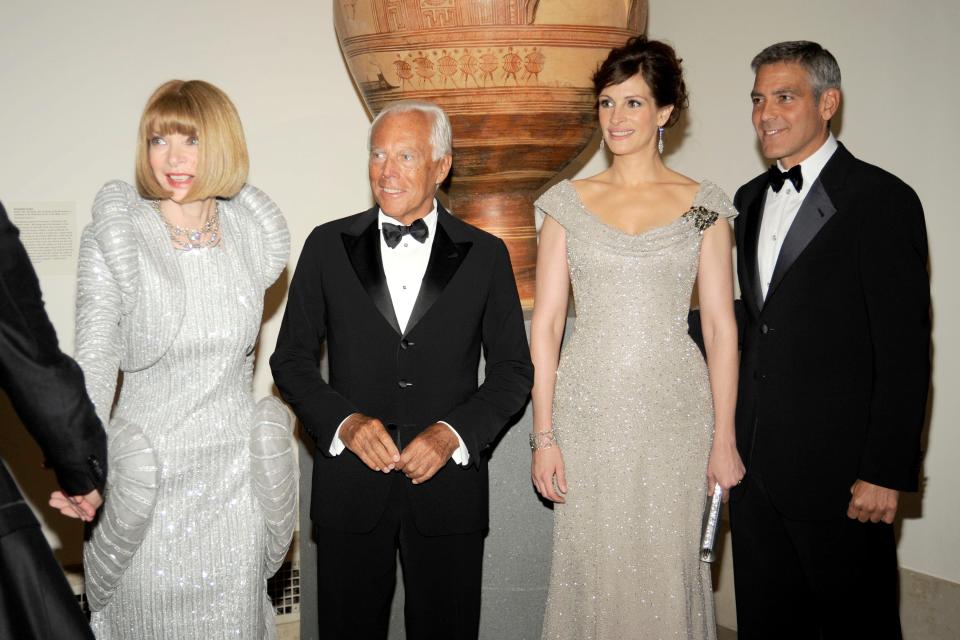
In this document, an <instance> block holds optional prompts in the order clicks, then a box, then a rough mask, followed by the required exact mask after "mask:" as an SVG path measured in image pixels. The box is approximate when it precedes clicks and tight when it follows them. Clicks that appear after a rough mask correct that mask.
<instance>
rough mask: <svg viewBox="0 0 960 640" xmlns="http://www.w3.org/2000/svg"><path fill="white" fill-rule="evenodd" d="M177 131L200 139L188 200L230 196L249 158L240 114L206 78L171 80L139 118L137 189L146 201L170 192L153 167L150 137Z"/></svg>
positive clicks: (238, 186)
mask: <svg viewBox="0 0 960 640" xmlns="http://www.w3.org/2000/svg"><path fill="white" fill-rule="evenodd" d="M173 133H179V134H180V135H184V136H195V137H196V138H197V139H198V140H199V141H200V144H199V157H198V159H197V171H196V178H195V179H194V182H193V186H191V187H190V191H189V192H188V193H187V197H186V198H185V200H186V201H187V202H192V201H195V200H206V199H207V198H232V197H233V196H235V195H236V194H237V192H238V191H240V189H241V188H242V187H243V185H244V183H245V182H246V181H247V173H248V172H249V170H250V160H249V158H248V156H247V143H246V141H245V139H244V137H243V126H242V125H241V124H240V116H239V115H237V110H236V108H235V107H234V106H233V103H232V102H230V98H228V97H227V95H226V94H225V93H224V92H223V91H221V90H220V89H218V88H217V87H215V86H213V85H212V84H210V83H209V82H204V81H203V80H186V81H184V80H170V81H169V82H165V83H163V84H162V85H160V87H159V88H158V89H157V90H156V91H154V92H153V95H152V96H150V99H149V100H148V101H147V106H146V107H145V108H144V110H143V115H142V116H141V117H140V134H139V138H138V139H137V163H136V164H137V166H136V174H137V190H138V191H139V192H140V195H141V196H142V197H144V198H147V199H148V200H165V199H166V198H169V197H170V193H169V192H168V191H166V190H165V189H164V188H163V186H162V185H160V184H159V183H158V182H157V180H156V178H155V177H154V175H153V169H152V168H151V167H150V155H149V154H150V139H151V138H152V137H154V136H156V135H161V136H166V135H170V134H173Z"/></svg>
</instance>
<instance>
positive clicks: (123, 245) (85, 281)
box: [76, 181, 160, 611]
mask: <svg viewBox="0 0 960 640" xmlns="http://www.w3.org/2000/svg"><path fill="white" fill-rule="evenodd" d="M136 198H137V195H136V192H134V191H133V189H132V187H130V186H129V185H127V184H125V183H123V182H119V181H115V182H110V183H107V184H106V185H104V187H103V188H102V189H101V190H100V192H99V193H98V194H97V197H96V199H95V201H94V205H93V222H91V224H90V225H89V226H87V228H86V229H85V230H84V232H83V236H82V238H81V240H80V261H79V266H78V274H77V277H78V283H77V316H76V318H77V319H76V343H77V354H76V356H77V362H78V363H79V364H80V366H81V368H82V369H83V372H84V377H85V380H86V385H87V392H88V393H89V395H90V397H91V399H92V400H93V403H94V406H95V407H96V410H97V414H98V416H99V417H100V420H101V422H102V423H103V425H104V426H105V427H106V430H107V453H108V459H109V475H108V477H107V486H106V490H105V496H104V498H105V504H104V509H103V511H102V512H101V514H100V518H99V521H98V524H97V527H96V528H95V529H94V531H93V535H92V537H91V539H90V541H89V542H88V543H87V544H86V545H85V547H84V559H83V562H84V572H85V576H86V594H87V600H88V602H89V606H90V609H91V610H93V611H97V610H100V609H102V608H103V607H104V606H105V605H106V603H107V601H108V600H109V599H110V596H111V594H112V593H113V591H114V589H115V588H116V586H117V584H118V582H119V580H120V576H121V575H122V574H123V571H124V569H125V568H126V567H127V565H128V564H129V563H130V559H131V558H132V557H133V555H134V554H135V553H136V551H137V548H138V547H139V546H140V543H141V542H142V541H143V536H144V534H145V533H146V530H147V527H148V525H149V522H150V518H151V516H152V514H153V510H154V507H155V506H156V499H157V489H158V483H159V476H160V468H159V464H158V461H157V457H156V454H155V452H154V450H153V447H152V446H151V445H150V442H149V441H148V440H147V438H146V436H145V435H144V434H143V432H142V431H141V430H140V428H138V427H137V426H136V425H135V424H132V423H130V422H128V421H126V420H123V419H120V418H118V419H115V420H113V421H111V420H110V410H111V407H112V406H113V398H114V394H115V392H116V387H117V375H118V373H119V370H120V362H121V359H122V357H123V342H122V339H121V331H120V322H121V318H122V317H123V315H124V314H127V313H129V312H130V310H131V309H132V308H133V306H134V305H135V304H136V295H137V282H136V281H137V243H136V239H135V238H134V229H133V225H132V224H131V222H130V220H129V217H128V215H127V213H128V211H129V209H130V207H131V206H132V203H134V202H135V201H136Z"/></svg>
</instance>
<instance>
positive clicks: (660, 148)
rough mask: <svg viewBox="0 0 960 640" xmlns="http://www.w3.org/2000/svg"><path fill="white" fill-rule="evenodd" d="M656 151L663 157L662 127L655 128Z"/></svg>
mask: <svg viewBox="0 0 960 640" xmlns="http://www.w3.org/2000/svg"><path fill="white" fill-rule="evenodd" d="M657 151H659V152H660V155H663V127H657Z"/></svg>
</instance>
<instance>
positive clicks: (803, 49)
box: [750, 40, 840, 100]
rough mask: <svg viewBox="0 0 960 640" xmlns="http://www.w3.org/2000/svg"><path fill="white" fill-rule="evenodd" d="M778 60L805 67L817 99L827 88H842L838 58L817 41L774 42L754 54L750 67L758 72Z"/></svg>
mask: <svg viewBox="0 0 960 640" xmlns="http://www.w3.org/2000/svg"><path fill="white" fill-rule="evenodd" d="M777 62H792V63H795V64H799V65H800V66H801V67H803V68H804V70H806V72H807V76H809V78H810V86H811V87H812V88H813V97H814V98H815V99H818V100H819V99H820V96H821V94H823V92H824V91H826V90H827V89H839V88H840V65H839V64H837V59H836V58H834V57H833V54H832V53H830V52H829V51H827V50H826V49H824V48H823V47H821V46H820V45H819V44H817V43H816V42H810V41H808V40H795V41H792V42H778V43H777V44H772V45H770V46H769V47H767V48H766V49H764V50H763V51H761V52H760V53H758V54H757V55H756V56H754V58H753V61H752V62H751V63H750V68H751V69H753V72H754V73H756V72H757V70H758V69H759V68H760V67H762V66H764V65H767V64H774V63H777Z"/></svg>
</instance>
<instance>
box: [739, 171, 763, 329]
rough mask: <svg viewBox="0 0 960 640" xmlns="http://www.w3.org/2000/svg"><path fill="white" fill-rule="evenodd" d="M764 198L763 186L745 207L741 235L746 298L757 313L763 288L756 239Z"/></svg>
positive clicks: (760, 304)
mask: <svg viewBox="0 0 960 640" xmlns="http://www.w3.org/2000/svg"><path fill="white" fill-rule="evenodd" d="M766 199H767V189H766V187H764V188H763V190H762V191H760V193H759V194H758V195H757V197H756V198H754V199H753V202H752V203H750V205H749V206H748V207H747V228H746V229H744V235H743V244H744V247H743V259H744V266H746V268H747V284H748V285H749V287H750V289H751V291H750V292H749V297H747V299H748V300H751V301H752V302H753V305H754V307H755V308H756V310H757V313H758V314H759V312H760V309H762V308H763V290H762V289H761V288H760V271H759V267H758V263H757V241H758V240H759V238H760V222H761V221H762V220H763V203H764V201H765V200H766ZM740 293H741V297H745V296H743V292H742V291H741V292H740Z"/></svg>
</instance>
